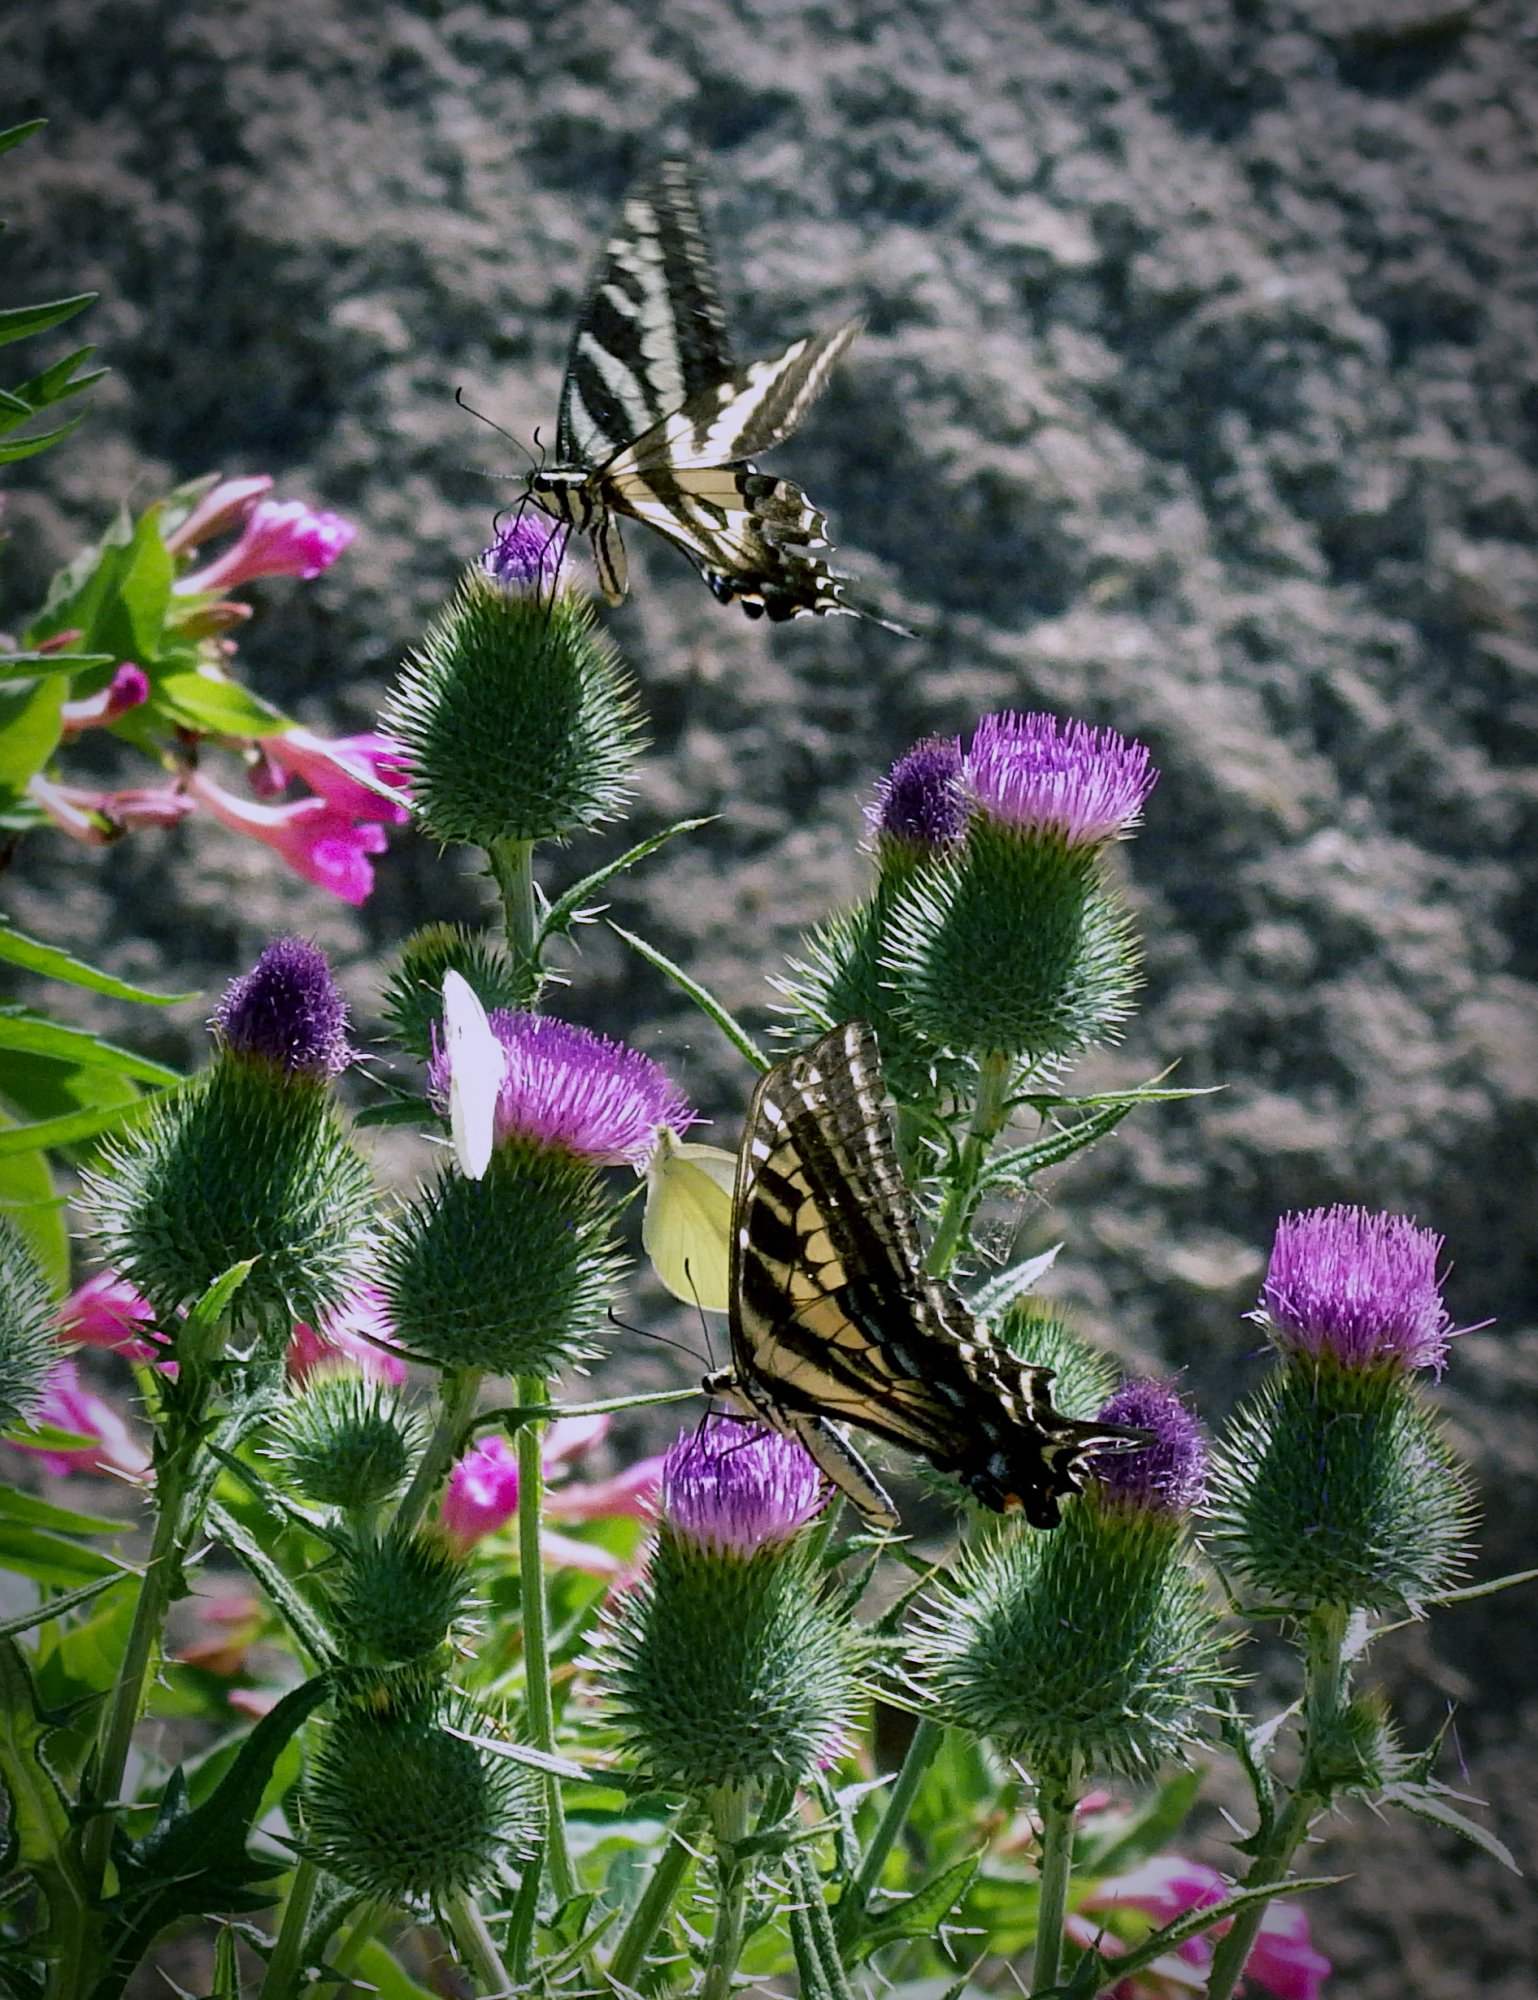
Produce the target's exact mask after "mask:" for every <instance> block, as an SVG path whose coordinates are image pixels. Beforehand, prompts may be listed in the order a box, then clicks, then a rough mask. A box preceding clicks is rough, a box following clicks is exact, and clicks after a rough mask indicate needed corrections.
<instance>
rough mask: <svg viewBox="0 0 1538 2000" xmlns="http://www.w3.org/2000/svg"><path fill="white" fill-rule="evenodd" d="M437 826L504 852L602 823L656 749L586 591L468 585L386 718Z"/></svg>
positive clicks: (426, 821)
mask: <svg viewBox="0 0 1538 2000" xmlns="http://www.w3.org/2000/svg"><path fill="white" fill-rule="evenodd" d="M385 727H386V728H387V729H388V730H389V731H390V733H391V734H392V735H393V736H394V737H395V738H396V739H397V740H398V741H399V742H400V743H401V744H402V745H403V746H404V748H405V750H406V753H407V756H408V758H409V760H410V766H411V795H412V802H413V804H414V806H415V807H416V811H417V815H418V818H419V819H420V821H421V823H422V825H423V827H424V828H425V829H426V830H427V832H429V833H430V834H432V835H434V837H435V838H437V839H438V840H441V841H445V842H449V841H462V842H466V843H468V844H470V845H472V846H476V847H484V848H492V847H495V846H496V845H497V844H498V843H499V842H503V841H509V840H520V841H521V840H548V839H552V838H558V837H560V836H562V835H565V834H570V833H574V832H576V831H578V830H579V829H582V828H590V827H595V826H598V825H600V824H601V823H602V822H603V821H605V820H607V819H611V818H613V817H614V816H615V814H616V813H617V812H618V811H619V810H620V808H621V806H622V805H623V803H624V801H625V799H626V797H627V794H628V778H629V772H630V768H631V765H632V764H633V762H634V760H635V758H636V756H637V754H638V753H639V750H640V748H641V746H642V741H643V734H642V729H641V723H640V717H639V711H638V705H637V700H636V694H635V690H634V688H633V686H632V684H631V681H630V678H629V676H628V675H627V674H626V673H625V672H624V670H623V669H622V668H621V667H620V666H619V664H618V660H617V656H616V654H615V651H614V648H613V646H612V645H611V644H610V642H609V640H608V639H607V638H606V637H605V636H604V635H603V634H602V633H601V632H600V631H598V629H597V627H596V624H595V621H594V614H593V610H592V607H591V605H590V604H589V603H588V602H587V600H586V599H585V598H582V597H578V596H577V595H576V594H575V593H574V592H572V591H570V590H568V589H566V588H563V587H555V588H553V589H546V590H544V591H540V590H532V591H524V590H519V589H512V590H509V589H506V588H504V587H503V586H502V585H500V584H498V583H497V582H495V581H494V580H493V579H492V578H491V577H489V576H488V575H486V574H485V573H484V572H483V571H479V570H471V571H469V572H468V573H467V574H466V576H465V577H464V578H463V580H462V581H461V583H460V585H459V588H458V590H457V592H456V593H455V595H454V597H453V599H452V600H451V602H450V604H449V606H448V609H447V610H446V611H445V612H444V614H443V616H442V617H441V618H440V619H439V620H438V622H437V623H436V624H435V625H434V626H433V627H432V629H431V630H430V631H429V632H428V634H427V637H426V638H425V639H424V641H423V643H422V647H421V649H420V651H419V652H417V653H416V654H414V655H413V656H412V658H411V659H410V660H409V661H408V662H407V665H406V667H405V669H404V671H403V673H402V675H401V678H400V681H399V683H398V684H397V686H396V688H395V690H394V693H393V694H392V696H391V698H390V701H389V704H388V706H387V708H386V712H385Z"/></svg>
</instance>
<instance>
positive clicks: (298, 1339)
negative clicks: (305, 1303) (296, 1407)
mask: <svg viewBox="0 0 1538 2000" xmlns="http://www.w3.org/2000/svg"><path fill="white" fill-rule="evenodd" d="M394 1339H395V1328H394V1327H393V1326H392V1325H391V1323H390V1317H389V1315H388V1313H387V1312H386V1311H385V1304H384V1294H383V1293H382V1292H381V1291H380V1289H379V1287H378V1286H377V1285H360V1286H359V1287H358V1289H357V1290H356V1291H355V1292H354V1293H353V1294H352V1296H351V1298H349V1299H347V1300H345V1301H344V1302H343V1303H342V1304H341V1305H340V1306H338V1307H337V1309H336V1311H335V1312H334V1313H332V1314H331V1315H330V1317H329V1318H327V1319H324V1320H322V1321H321V1324H320V1326H319V1327H318V1328H317V1327H313V1326H306V1325H305V1323H304V1322H303V1320H301V1321H300V1322H299V1323H298V1324H297V1325H296V1326H295V1328H294V1333H293V1338H292V1339H291V1340H290V1341H289V1344H288V1374H289V1380H290V1381H293V1382H302V1381H303V1380H304V1379H305V1377H306V1376H307V1375H310V1374H312V1373H313V1372H314V1370H315V1369H317V1368H326V1367H336V1366H338V1365H339V1364H341V1365H351V1366H353V1367H357V1368H361V1369H362V1370H363V1373H364V1374H365V1375H374V1376H377V1377H378V1378H379V1380H380V1381H382V1382H396V1383H399V1382H404V1381H405V1379H406V1364H405V1362H404V1361H403V1360H402V1359H401V1357H400V1356H399V1355H398V1354H395V1353H393V1352H392V1351H391V1349H392V1345H393V1343H394Z"/></svg>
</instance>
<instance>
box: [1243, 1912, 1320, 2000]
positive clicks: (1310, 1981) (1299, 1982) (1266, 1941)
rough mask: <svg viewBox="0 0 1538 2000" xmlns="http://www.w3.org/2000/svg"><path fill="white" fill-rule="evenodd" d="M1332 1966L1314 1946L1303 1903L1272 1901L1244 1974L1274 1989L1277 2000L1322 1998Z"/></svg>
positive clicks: (1317, 1999) (1261, 1921) (1271, 1989)
mask: <svg viewBox="0 0 1538 2000" xmlns="http://www.w3.org/2000/svg"><path fill="white" fill-rule="evenodd" d="M1330 1970H1331V1967H1330V1961H1329V1960H1328V1959H1327V1958H1326V1957H1325V1955H1324V1953H1323V1952H1322V1951H1317V1950H1316V1949H1315V1948H1314V1944H1313V1940H1312V1939H1311V1938H1310V1936H1309V1933H1308V1912H1307V1911H1306V1910H1305V1909H1304V1908H1303V1906H1302V1904H1301V1903H1296V1902H1293V1901H1291V1900H1281V1899H1279V1900H1278V1901H1276V1902H1274V1903H1271V1904H1269V1905H1268V1906H1267V1909H1266V1914H1265V1915H1264V1916H1263V1917H1262V1918H1261V1920H1260V1935H1259V1936H1258V1937H1257V1938H1256V1940H1255V1942H1254V1944H1253V1945H1252V1946H1251V1948H1250V1956H1249V1961H1248V1963H1247V1964H1246V1965H1245V1968H1244V1972H1245V1977H1246V1978H1247V1979H1253V1980H1255V1981H1257V1982H1258V1983H1259V1984H1260V1985H1261V1986H1264V1987H1265V1989H1266V1991H1267V1992H1268V1993H1274V1994H1275V1995H1276V2000H1319V1991H1320V1988H1321V1987H1322V1986H1323V1985H1324V1982H1325V1980H1326V1979H1328V1978H1329V1976H1330Z"/></svg>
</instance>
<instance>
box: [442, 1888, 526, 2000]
mask: <svg viewBox="0 0 1538 2000" xmlns="http://www.w3.org/2000/svg"><path fill="white" fill-rule="evenodd" d="M444 1915H445V1916H446V1917H447V1918H448V1922H449V1929H450V1930H451V1931H452V1933H453V1936H454V1949H455V1950H456V1951H457V1952H458V1953H459V1956H460V1957H461V1958H462V1959H463V1960H464V1962H465V1965H466V1967H467V1968H468V1969H469V1972H470V1974H471V1977H472V1978H473V1979H474V1980H475V1983H476V1985H477V1986H478V1987H479V1988H480V1990H481V1992H482V1994H483V1995H487V1996H490V1995H493V1994H509V1993H511V1992H512V1990H513V1983H512V1981H511V1980H510V1979H509V1978H508V1976H507V1967H506V1966H505V1965H504V1964H503V1963H502V1960H501V1957H500V1956H499V1954H498V1952H497V1948H496V1946H495V1944H493V1943H492V1939H491V1932H490V1931H489V1930H488V1929H487V1927H486V1919H485V1918H484V1917H483V1916H482V1915H481V1913H480V1909H479V1908H478V1906H477V1904H476V1901H475V1898H474V1897H473V1896H471V1895H469V1894H467V1893H466V1891H465V1890H463V1889H461V1890H459V1891H458V1892H457V1893H456V1894H455V1895H454V1896H452V1897H450V1899H449V1903H448V1907H447V1909H446V1910H445V1911H444Z"/></svg>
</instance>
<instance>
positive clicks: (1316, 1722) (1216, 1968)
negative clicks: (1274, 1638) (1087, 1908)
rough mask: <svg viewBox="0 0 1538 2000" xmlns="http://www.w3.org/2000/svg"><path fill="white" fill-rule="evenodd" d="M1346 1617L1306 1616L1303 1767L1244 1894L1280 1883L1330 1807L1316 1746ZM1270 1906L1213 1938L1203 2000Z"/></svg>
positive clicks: (1218, 1987)
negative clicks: (1320, 1814)
mask: <svg viewBox="0 0 1538 2000" xmlns="http://www.w3.org/2000/svg"><path fill="white" fill-rule="evenodd" d="M1349 1617H1350V1613H1349V1611H1348V1610H1347V1609H1346V1607H1345V1606H1343V1605H1329V1604H1327V1605H1321V1606H1319V1607H1318V1608H1317V1609H1315V1610H1314V1611H1311V1612H1310V1613H1309V1618H1308V1629H1307V1634H1306V1637H1305V1663H1306V1683H1305V1688H1304V1696H1303V1713H1304V1718H1305V1722H1306V1727H1307V1735H1306V1738H1305V1742H1304V1750H1303V1768H1302V1770H1301V1771H1300V1772H1299V1773H1298V1782H1297V1787H1296V1789H1295V1790H1294V1792H1293V1795H1292V1798H1291V1800H1290V1801H1289V1803H1288V1806H1287V1810H1286V1811H1285V1812H1284V1813H1283V1814H1282V1815H1281V1816H1280V1818H1279V1819H1278V1820H1277V1821H1276V1823H1275V1825H1274V1827H1273V1828H1272V1830H1271V1833H1270V1836H1269V1838H1268V1839H1266V1840H1265V1841H1264V1843H1263V1844H1262V1845H1261V1847H1260V1848H1259V1849H1258V1850H1257V1852H1256V1855H1255V1859H1254V1860H1253V1861H1252V1862H1251V1864H1250V1867H1249V1871H1248V1873H1247V1874H1246V1875H1245V1878H1244V1885H1243V1886H1244V1887H1245V1888H1246V1889H1260V1888H1264V1887H1266V1886H1267V1885H1268V1884H1270V1883H1272V1882H1280V1881H1281V1880H1282V1879H1283V1877H1284V1876H1285V1875H1286V1873H1287V1871H1288V1869H1289V1868H1290V1867H1291V1866H1292V1857H1293V1854H1294V1853H1295V1852H1296V1850H1297V1848H1298V1846H1299V1843H1300V1842H1301V1841H1302V1840H1303V1838H1304V1836H1305V1835H1306V1834H1307V1832H1308V1829H1309V1825H1310V1822H1311V1821H1312V1820H1313V1818H1314V1815H1315V1814H1316V1813H1317V1812H1319V1811H1320V1810H1321V1808H1322V1807H1324V1806H1327V1805H1328V1804H1329V1802H1330V1795H1331V1786H1330V1782H1329V1779H1328V1778H1327V1777H1326V1776H1325V1775H1324V1774H1323V1772H1322V1771H1321V1769H1320V1758H1321V1746H1322V1744H1323V1742H1324V1740H1325V1738H1326V1737H1327V1736H1328V1734H1329V1731H1330V1727H1331V1725H1332V1724H1333V1723H1334V1721H1335V1719H1336V1717H1337V1716H1338V1715H1339V1713H1340V1707H1341V1703H1342V1701H1343V1699H1344V1697H1345V1693H1346V1682H1347V1675H1348V1668H1347V1665H1346V1662H1345V1659H1344V1657H1343V1649H1344V1646H1345V1639H1346V1624H1347V1621H1348V1619H1349ZM1270 1907H1271V1906H1270V1903H1269V1901H1262V1902H1258V1903H1251V1904H1249V1905H1248V1906H1247V1907H1246V1908H1245V1909H1243V1910H1241V1911H1240V1912H1239V1914H1238V1916H1237V1917H1235V1918H1234V1922H1233V1928H1232V1929H1231V1930H1230V1931H1229V1932H1228V1933H1227V1935H1226V1936H1224V1937H1221V1938H1219V1940H1218V1943H1217V1948H1216V1950H1215V1951H1214V1952H1213V1955H1212V1971H1211V1973H1210V1974H1209V1976H1208V1984H1207V1996H1208V2000H1229V1996H1230V1995H1231V1994H1232V1993H1233V1990H1234V1988H1235V1986H1236V1985H1237V1984H1238V1982H1239V1979H1240V1976H1241V1975H1242V1973H1243V1971H1244V1967H1245V1962H1246V1960H1247V1959H1248V1958H1249V1955H1250V1951H1251V1948H1252V1947H1253V1945H1254V1943H1255V1940H1256V1938H1257V1937H1258V1936H1259V1935H1260V1926H1261V1923H1262V1921H1263V1919H1264V1917H1265V1914H1266V1911H1267V1910H1268V1909H1269V1908H1270Z"/></svg>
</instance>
